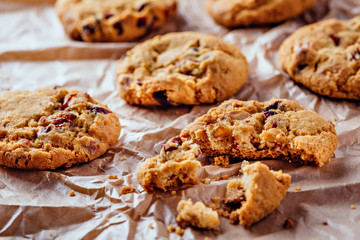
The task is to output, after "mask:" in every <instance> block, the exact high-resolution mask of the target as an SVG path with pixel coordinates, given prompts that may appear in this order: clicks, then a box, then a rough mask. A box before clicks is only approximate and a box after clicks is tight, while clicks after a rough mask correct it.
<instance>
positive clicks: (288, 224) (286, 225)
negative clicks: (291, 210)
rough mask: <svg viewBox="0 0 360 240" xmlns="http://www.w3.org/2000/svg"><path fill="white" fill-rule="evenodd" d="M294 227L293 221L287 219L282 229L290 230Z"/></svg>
mask: <svg viewBox="0 0 360 240" xmlns="http://www.w3.org/2000/svg"><path fill="white" fill-rule="evenodd" d="M294 225H295V223H294V221H293V220H292V219H290V218H288V219H286V220H285V222H284V225H283V227H284V228H285V229H291V228H293V227H294Z"/></svg>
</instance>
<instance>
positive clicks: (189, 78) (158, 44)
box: [117, 32, 248, 106]
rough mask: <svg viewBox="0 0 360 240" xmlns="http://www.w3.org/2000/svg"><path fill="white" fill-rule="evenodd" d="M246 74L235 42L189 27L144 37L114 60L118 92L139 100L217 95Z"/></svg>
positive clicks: (160, 102)
mask: <svg viewBox="0 0 360 240" xmlns="http://www.w3.org/2000/svg"><path fill="white" fill-rule="evenodd" d="M247 75H248V64H247V61H246V58H245V57H244V56H243V55H242V53H241V51H240V50H239V49H238V48H237V47H236V46H235V45H233V44H230V43H228V42H225V41H223V40H222V39H220V38H217V37H215V36H211V35H205V34H201V33H194V32H181V33H169V34H166V35H163V36H157V37H155V38H153V39H151V40H148V41H145V42H143V43H141V44H139V45H137V46H136V47H135V48H133V49H131V50H130V51H128V52H127V53H126V56H124V57H123V58H122V59H121V60H119V62H118V65H117V81H118V83H119V84H120V96H121V97H122V98H124V99H125V100H126V101H127V102H128V103H130V104H136V105H144V106H169V105H173V106H177V105H183V104H185V105H198V104H205V103H214V102H216V101H222V100H224V99H226V98H228V97H230V96H232V95H233V94H235V93H236V92H237V91H238V90H239V89H240V88H241V86H242V85H243V84H244V82H245V80H246V78H247Z"/></svg>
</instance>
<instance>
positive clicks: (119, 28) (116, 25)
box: [113, 22, 124, 35]
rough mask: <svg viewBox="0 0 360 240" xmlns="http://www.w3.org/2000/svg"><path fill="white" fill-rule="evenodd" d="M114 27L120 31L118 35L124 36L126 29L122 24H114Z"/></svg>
mask: <svg viewBox="0 0 360 240" xmlns="http://www.w3.org/2000/svg"><path fill="white" fill-rule="evenodd" d="M113 27H114V28H115V29H116V30H117V31H118V35H121V34H123V32H124V29H123V27H122V23H121V22H116V23H114V25H113Z"/></svg>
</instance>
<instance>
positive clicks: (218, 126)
mask: <svg viewBox="0 0 360 240" xmlns="http://www.w3.org/2000/svg"><path fill="white" fill-rule="evenodd" d="M180 137H181V138H186V139H191V141H192V142H193V143H196V144H198V145H199V146H200V148H201V151H202V152H203V153H204V154H206V155H209V156H232V157H237V158H241V159H265V158H281V159H285V160H290V161H299V162H302V163H310V164H314V165H317V166H320V167H321V166H323V165H324V164H325V163H327V162H329V161H330V160H331V157H332V156H333V154H334V152H335V150H336V147H337V136H336V131H335V127H334V125H333V124H332V123H331V122H329V121H327V120H325V119H324V118H323V117H322V116H320V115H319V114H317V113H315V112H313V111H310V110H305V109H304V108H303V107H302V106H301V105H300V104H298V103H297V102H296V101H291V100H286V99H275V98H274V99H272V100H270V101H267V102H257V101H239V100H235V99H232V100H228V101H226V102H224V103H222V104H220V105H219V106H218V107H215V108H212V109H210V110H209V112H208V113H207V114H205V115H203V116H201V117H199V118H197V119H196V120H195V121H194V122H193V123H191V124H189V125H188V126H187V127H186V128H185V129H184V130H182V132H181V133H180ZM228 162H229V158H228V157H223V158H217V161H215V164H217V165H227V164H228Z"/></svg>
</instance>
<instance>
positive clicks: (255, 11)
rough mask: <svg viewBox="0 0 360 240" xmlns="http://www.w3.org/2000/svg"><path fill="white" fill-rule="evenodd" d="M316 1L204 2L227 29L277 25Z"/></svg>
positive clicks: (243, 0)
mask: <svg viewBox="0 0 360 240" xmlns="http://www.w3.org/2000/svg"><path fill="white" fill-rule="evenodd" d="M315 2H316V0H206V8H207V11H208V12H209V14H210V15H211V16H212V17H213V19H214V20H215V21H216V22H217V23H219V24H222V25H224V26H227V27H237V26H249V25H263V24H270V23H278V22H281V21H284V20H286V19H289V18H293V17H296V16H297V15H299V14H301V13H302V12H304V11H305V10H307V9H309V8H311V7H312V6H313V5H314V4H315Z"/></svg>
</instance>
